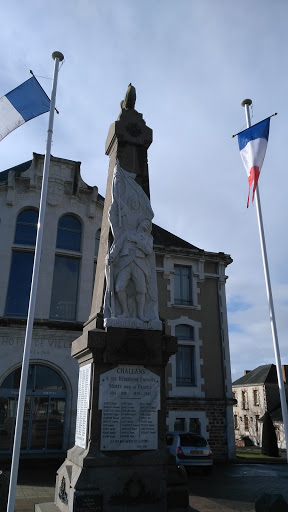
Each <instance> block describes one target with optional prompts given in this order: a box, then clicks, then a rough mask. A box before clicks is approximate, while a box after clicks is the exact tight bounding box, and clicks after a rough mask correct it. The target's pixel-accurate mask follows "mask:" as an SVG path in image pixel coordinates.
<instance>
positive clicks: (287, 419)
mask: <svg viewBox="0 0 288 512" xmlns="http://www.w3.org/2000/svg"><path fill="white" fill-rule="evenodd" d="M251 104H252V100H249V99H246V100H243V101H242V103H241V105H242V107H245V114H246V123H247V128H250V126H251V119H250V110H249V106H250V105H251ZM255 197H256V210H257V218H258V228H259V235H260V243H261V251H262V259H263V266H264V275H265V283H266V292H267V297H268V303H269V313H270V323H271V330H272V338H273V345H274V352H275V359H276V368H277V376H278V386H279V393H280V402H281V409H282V417H283V424H284V432H285V441H286V458H287V463H288V446H287V444H288V414H287V402H286V393H285V388H284V380H283V374H282V368H281V358H280V350H279V343H278V335H277V328H276V320H275V312H274V305H273V297H272V289H271V282H270V274H269V267H268V259H267V251H266V243H265V236H264V228H263V220H262V211H261V203H260V191H259V181H258V184H257V187H256V191H255Z"/></svg>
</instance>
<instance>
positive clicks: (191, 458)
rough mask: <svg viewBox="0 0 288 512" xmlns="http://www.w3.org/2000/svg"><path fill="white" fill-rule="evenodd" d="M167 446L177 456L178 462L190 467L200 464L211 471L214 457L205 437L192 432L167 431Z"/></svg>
mask: <svg viewBox="0 0 288 512" xmlns="http://www.w3.org/2000/svg"><path fill="white" fill-rule="evenodd" d="M166 443H167V448H168V450H169V452H170V453H172V455H175V457H176V464H181V465H183V466H185V468H186V469H187V468H188V467H192V466H195V467H197V466H199V467H202V468H203V469H204V470H205V471H206V472H208V471H211V469H212V466H213V458H212V451H211V448H210V446H209V444H208V442H207V440H206V439H205V437H203V436H201V435H199V434H192V433H191V432H167V434H166Z"/></svg>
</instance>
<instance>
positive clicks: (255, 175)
mask: <svg viewBox="0 0 288 512" xmlns="http://www.w3.org/2000/svg"><path fill="white" fill-rule="evenodd" d="M259 176H260V171H259V167H257V165H254V167H251V169H250V174H249V176H248V183H249V189H248V201H247V208H248V206H249V196H250V188H251V185H252V183H253V181H254V185H253V194H252V203H253V201H254V194H255V190H256V187H257V183H258V179H259Z"/></svg>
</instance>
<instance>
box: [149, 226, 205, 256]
mask: <svg viewBox="0 0 288 512" xmlns="http://www.w3.org/2000/svg"><path fill="white" fill-rule="evenodd" d="M152 236H153V238H154V245H162V246H164V247H178V248H182V249H190V250H191V249H194V250H197V251H200V250H201V249H199V248H198V247H196V246H195V245H192V244H190V243H189V242H186V241H185V240H182V238H179V237H178V236H176V235H173V233H170V232H169V231H166V229H163V228H160V226H157V224H153V226H152Z"/></svg>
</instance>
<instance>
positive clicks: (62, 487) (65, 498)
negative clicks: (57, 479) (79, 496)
mask: <svg viewBox="0 0 288 512" xmlns="http://www.w3.org/2000/svg"><path fill="white" fill-rule="evenodd" d="M59 499H60V501H62V503H64V505H68V496H67V492H66V480H65V478H64V476H63V477H62V480H61V485H60V489H59Z"/></svg>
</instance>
